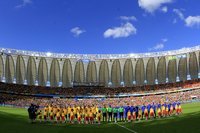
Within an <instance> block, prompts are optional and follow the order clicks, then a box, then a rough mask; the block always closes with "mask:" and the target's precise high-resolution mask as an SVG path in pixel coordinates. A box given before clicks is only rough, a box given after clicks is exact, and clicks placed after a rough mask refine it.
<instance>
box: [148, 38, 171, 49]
mask: <svg viewBox="0 0 200 133" xmlns="http://www.w3.org/2000/svg"><path fill="white" fill-rule="evenodd" d="M167 41H168V39H167V38H163V39H161V42H160V43H157V44H156V45H155V46H153V47H152V48H149V49H148V50H149V51H156V50H161V49H163V48H164V47H165V43H166V42H167Z"/></svg>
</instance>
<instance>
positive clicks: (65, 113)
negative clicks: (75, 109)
mask: <svg viewBox="0 0 200 133" xmlns="http://www.w3.org/2000/svg"><path fill="white" fill-rule="evenodd" d="M63 111H64V115H65V122H66V121H67V108H66V106H65V108H64V109H63Z"/></svg>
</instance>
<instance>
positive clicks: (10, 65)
mask: <svg viewBox="0 0 200 133" xmlns="http://www.w3.org/2000/svg"><path fill="white" fill-rule="evenodd" d="M14 77H15V65H14V60H13V57H12V56H11V55H7V56H6V66H5V78H6V82H7V83H13V80H14Z"/></svg>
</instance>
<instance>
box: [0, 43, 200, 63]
mask: <svg viewBox="0 0 200 133" xmlns="http://www.w3.org/2000/svg"><path fill="white" fill-rule="evenodd" d="M199 50H200V45H197V46H194V47H190V48H182V49H178V50H171V51H162V52H149V53H129V54H72V53H51V52H38V51H26V50H17V49H10V48H0V52H1V53H4V54H12V55H13V54H15V55H25V56H38V57H52V58H73V59H90V60H95V59H120V58H148V57H159V56H170V55H181V54H185V53H189V52H194V51H199Z"/></svg>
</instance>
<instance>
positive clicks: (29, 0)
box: [15, 0, 33, 8]
mask: <svg viewBox="0 0 200 133" xmlns="http://www.w3.org/2000/svg"><path fill="white" fill-rule="evenodd" d="M32 3H33V2H32V0H22V3H21V4H19V5H17V6H15V8H22V7H25V6H27V5H29V4H32Z"/></svg>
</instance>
